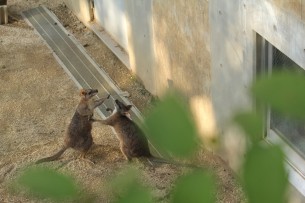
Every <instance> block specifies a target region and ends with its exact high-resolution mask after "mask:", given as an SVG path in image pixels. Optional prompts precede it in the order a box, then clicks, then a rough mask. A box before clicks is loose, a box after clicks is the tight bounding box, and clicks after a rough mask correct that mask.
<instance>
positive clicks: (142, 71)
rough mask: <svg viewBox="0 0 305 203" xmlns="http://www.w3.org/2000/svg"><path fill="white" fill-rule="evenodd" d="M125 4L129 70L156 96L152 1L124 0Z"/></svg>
mask: <svg viewBox="0 0 305 203" xmlns="http://www.w3.org/2000/svg"><path fill="white" fill-rule="evenodd" d="M125 2H126V19H127V21H126V22H127V36H128V42H129V43H128V53H129V60H130V66H131V69H132V71H133V72H134V73H135V74H136V75H137V76H138V77H139V78H140V80H141V81H142V82H143V84H144V85H145V87H146V88H147V89H148V90H149V91H150V92H152V93H154V94H156V91H155V81H154V78H155V67H154V66H155V55H154V47H153V27H152V3H151V2H152V1H151V0H125Z"/></svg>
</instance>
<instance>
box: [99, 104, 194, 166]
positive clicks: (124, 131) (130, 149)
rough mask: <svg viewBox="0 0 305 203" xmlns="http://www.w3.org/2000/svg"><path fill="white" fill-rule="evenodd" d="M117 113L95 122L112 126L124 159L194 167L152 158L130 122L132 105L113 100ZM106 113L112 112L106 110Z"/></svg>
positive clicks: (139, 131) (137, 131)
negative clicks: (142, 159)
mask: <svg viewBox="0 0 305 203" xmlns="http://www.w3.org/2000/svg"><path fill="white" fill-rule="evenodd" d="M115 103H116V105H117V111H116V112H115V113H113V114H112V115H111V116H109V117H108V118H107V119H105V120H95V121H97V122H100V123H102V124H105V125H109V126H112V127H113V128H114V130H115V132H116V134H117V137H118V138H119V141H120V149H121V152H122V153H123V155H124V156H125V158H126V159H127V160H128V161H131V160H132V158H139V157H145V158H147V159H148V160H149V161H152V162H158V163H166V164H173V165H179V166H184V167H185V166H186V167H196V166H193V165H188V164H183V163H177V162H173V161H168V160H165V159H162V158H158V157H154V156H153V155H152V154H151V153H150V151H149V147H148V140H147V138H146V136H145V135H144V133H143V131H142V130H141V129H140V128H139V126H138V125H137V124H136V123H135V122H133V121H132V120H131V117H130V114H129V110H130V109H131V107H132V105H124V104H123V103H122V102H120V101H119V100H115ZM107 111H110V112H113V110H112V109H110V108H107Z"/></svg>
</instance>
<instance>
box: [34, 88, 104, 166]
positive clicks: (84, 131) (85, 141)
mask: <svg viewBox="0 0 305 203" xmlns="http://www.w3.org/2000/svg"><path fill="white" fill-rule="evenodd" d="M97 93H98V90H97V89H82V90H81V91H80V97H81V99H80V102H79V104H78V106H77V108H76V111H75V113H74V115H73V117H72V119H71V122H70V124H69V126H68V129H67V132H66V137H65V140H64V145H63V147H62V148H61V149H60V150H59V152H57V153H56V154H54V155H53V156H50V157H46V158H43V159H40V160H38V161H36V164H39V163H42V162H47V161H54V160H56V159H58V158H59V157H60V156H61V155H62V154H63V153H64V152H65V151H66V150H67V149H68V148H73V149H75V150H78V151H81V158H85V155H86V153H87V151H88V150H89V149H90V147H91V146H92V145H93V138H92V134H91V130H92V122H93V120H92V116H93V111H94V109H95V108H96V107H98V106H100V105H101V104H102V103H103V102H104V101H105V100H106V99H108V98H109V97H110V95H108V96H107V97H105V98H101V99H98V100H94V99H93V97H94V96H95V95H96V94H97Z"/></svg>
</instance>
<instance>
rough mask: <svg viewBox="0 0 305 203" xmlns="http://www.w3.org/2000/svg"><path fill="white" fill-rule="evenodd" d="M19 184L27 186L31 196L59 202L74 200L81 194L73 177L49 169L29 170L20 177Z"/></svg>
mask: <svg viewBox="0 0 305 203" xmlns="http://www.w3.org/2000/svg"><path fill="white" fill-rule="evenodd" d="M18 182H19V184H20V185H21V186H25V187H26V188H27V189H28V191H29V193H30V194H33V195H36V196H39V197H42V198H50V199H52V200H54V201H57V202H61V201H63V200H67V199H74V198H75V197H76V196H77V195H78V192H79V188H78V187H77V186H76V183H75V181H74V179H73V178H72V177H68V176H66V175H63V174H60V173H58V172H56V171H55V170H52V169H49V168H42V167H37V168H29V169H27V170H26V171H25V172H24V173H23V174H22V175H21V176H20V177H19V180H18Z"/></svg>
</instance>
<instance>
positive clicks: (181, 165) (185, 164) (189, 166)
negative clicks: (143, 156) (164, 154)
mask: <svg viewBox="0 0 305 203" xmlns="http://www.w3.org/2000/svg"><path fill="white" fill-rule="evenodd" d="M147 159H148V161H149V162H155V163H161V164H170V165H175V166H180V167H188V168H197V169H198V168H201V167H199V166H196V165H194V164H187V163H179V162H176V161H171V160H166V159H163V158H159V157H154V156H152V157H148V158H147Z"/></svg>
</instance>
